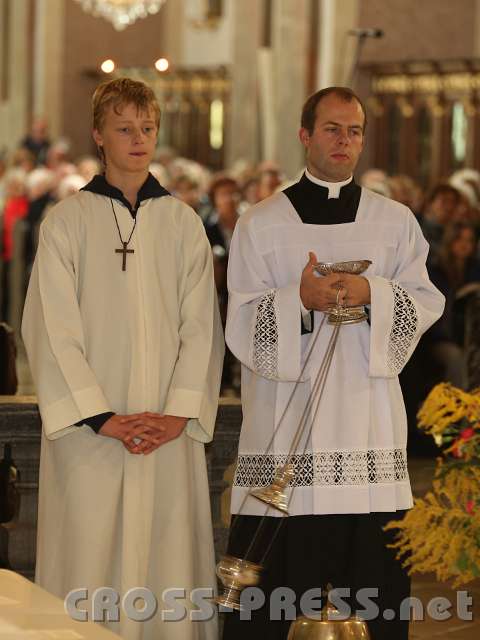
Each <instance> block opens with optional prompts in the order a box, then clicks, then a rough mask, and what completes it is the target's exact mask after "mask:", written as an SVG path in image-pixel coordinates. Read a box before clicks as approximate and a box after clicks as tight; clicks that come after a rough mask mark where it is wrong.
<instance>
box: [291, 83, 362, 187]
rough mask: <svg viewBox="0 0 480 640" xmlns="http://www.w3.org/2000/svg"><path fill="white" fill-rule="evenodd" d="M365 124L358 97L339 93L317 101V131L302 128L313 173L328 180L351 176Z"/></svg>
mask: <svg viewBox="0 0 480 640" xmlns="http://www.w3.org/2000/svg"><path fill="white" fill-rule="evenodd" d="M364 124H365V119H364V115H363V111H362V108H361V106H360V104H359V103H358V102H357V101H356V100H352V101H351V102H346V101H345V100H342V99H341V98H339V97H338V96H336V95H335V94H330V95H328V96H327V97H326V98H323V100H321V101H320V102H319V103H318V105H317V109H316V118H315V126H314V129H313V132H312V133H311V134H310V133H309V132H308V131H307V129H304V128H301V129H300V132H299V136H300V140H301V142H302V144H303V146H304V147H305V149H306V151H307V154H306V155H307V167H308V170H309V171H310V173H312V174H313V175H314V176H315V177H317V178H319V179H320V180H325V181H327V182H341V181H342V180H347V178H349V177H350V176H351V175H352V173H353V171H354V169H355V167H356V166H357V162H358V159H359V157H360V153H361V152H362V149H363V127H364Z"/></svg>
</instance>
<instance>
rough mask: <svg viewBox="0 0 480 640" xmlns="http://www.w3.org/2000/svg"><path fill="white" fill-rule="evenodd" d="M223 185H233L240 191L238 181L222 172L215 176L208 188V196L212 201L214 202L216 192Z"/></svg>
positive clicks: (233, 187)
mask: <svg viewBox="0 0 480 640" xmlns="http://www.w3.org/2000/svg"><path fill="white" fill-rule="evenodd" d="M222 187H232V189H236V190H237V191H239V186H238V182H237V181H236V180H235V179H234V178H231V177H230V176H226V175H222V174H220V175H217V176H216V177H214V178H213V180H212V181H211V183H210V186H209V188H208V197H209V199H210V202H212V203H213V200H214V198H215V193H216V192H217V191H218V189H221V188H222Z"/></svg>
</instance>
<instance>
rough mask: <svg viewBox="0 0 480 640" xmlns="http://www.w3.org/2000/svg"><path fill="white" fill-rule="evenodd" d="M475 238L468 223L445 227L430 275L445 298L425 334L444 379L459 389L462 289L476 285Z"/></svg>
mask: <svg viewBox="0 0 480 640" xmlns="http://www.w3.org/2000/svg"><path fill="white" fill-rule="evenodd" d="M476 250H477V236H476V231H475V227H474V226H473V225H472V224H469V223H456V224H453V225H451V226H449V227H447V229H446V232H445V235H444V237H443V241H442V244H441V245H440V249H439V250H438V252H437V253H436V254H434V255H433V256H432V259H431V262H430V264H429V269H428V271H429V274H430V279H431V280H432V282H433V283H434V284H435V285H436V286H437V287H438V288H439V289H440V291H441V292H442V293H443V294H444V296H445V298H446V305H445V311H444V314H443V316H442V317H441V318H440V320H438V321H437V322H436V323H435V324H434V325H433V326H432V328H431V329H430V331H429V332H428V334H429V335H428V337H429V338H430V340H431V345H432V352H433V355H434V357H435V358H436V359H437V360H438V361H439V362H440V363H441V365H442V367H443V373H444V379H445V380H447V381H448V382H451V383H452V384H453V385H455V386H458V387H463V388H464V387H465V386H466V383H467V381H466V375H465V363H464V351H463V346H464V325H465V317H464V305H463V304H461V299H462V298H463V294H466V293H467V292H468V291H469V290H470V289H471V288H472V287H469V288H468V289H467V288H466V287H465V285H471V284H472V283H478V285H479V290H480V261H479V260H478V258H476Z"/></svg>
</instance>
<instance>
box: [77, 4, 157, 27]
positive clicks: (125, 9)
mask: <svg viewBox="0 0 480 640" xmlns="http://www.w3.org/2000/svg"><path fill="white" fill-rule="evenodd" d="M77 2H80V4H81V5H82V8H83V10H84V11H87V12H88V13H91V14H93V15H94V16H101V17H102V18H105V19H106V20H109V21H110V22H111V23H112V24H113V26H114V27H115V29H117V31H121V30H122V29H125V28H126V27H128V26H130V25H131V24H133V23H134V22H135V21H136V20H138V19H139V18H147V17H148V16H149V15H153V14H154V13H157V12H158V11H159V10H160V7H161V6H162V4H163V3H164V2H165V0H77Z"/></svg>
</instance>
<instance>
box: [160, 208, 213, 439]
mask: <svg viewBox="0 0 480 640" xmlns="http://www.w3.org/2000/svg"><path fill="white" fill-rule="evenodd" d="M182 254H183V269H182V273H181V275H180V278H179V283H178V286H179V288H180V298H181V303H180V321H179V331H178V333H179V336H180V348H179V352H178V359H177V362H176V364H175V369H174V372H173V376H172V380H171V383H170V387H169V391H168V396H167V401H166V404H165V408H164V413H165V414H166V415H174V416H182V417H185V418H190V420H189V421H188V424H187V428H186V433H187V435H189V436H190V437H191V438H193V439H194V440H199V441H200V442H209V441H210V440H211V439H212V437H213V430H214V427H215V418H216V415H217V408H218V394H219V390H220V380H221V376H222V365H223V356H224V351H225V345H224V340H223V330H222V323H221V319H220V313H219V311H218V302H217V295H216V291H215V282H214V279H213V258H212V251H211V248H210V244H209V242H208V240H207V236H206V234H205V230H204V228H203V224H202V222H201V220H200V218H199V217H198V216H197V215H196V214H195V217H194V218H193V219H192V218H190V217H189V219H188V224H186V225H185V227H184V234H183V240H182Z"/></svg>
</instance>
